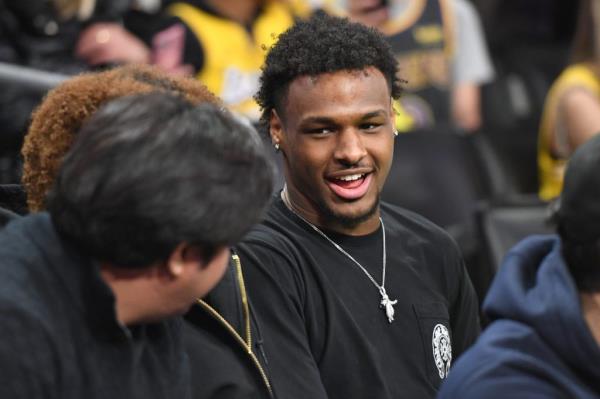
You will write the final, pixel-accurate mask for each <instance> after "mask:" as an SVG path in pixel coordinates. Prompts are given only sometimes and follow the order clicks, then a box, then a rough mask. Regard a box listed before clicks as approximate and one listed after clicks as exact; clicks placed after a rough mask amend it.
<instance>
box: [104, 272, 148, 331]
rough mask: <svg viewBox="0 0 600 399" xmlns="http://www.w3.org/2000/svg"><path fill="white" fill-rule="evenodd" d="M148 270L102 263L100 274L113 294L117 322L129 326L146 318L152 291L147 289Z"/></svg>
mask: <svg viewBox="0 0 600 399" xmlns="http://www.w3.org/2000/svg"><path fill="white" fill-rule="evenodd" d="M148 273H151V271H149V270H144V269H133V268H132V269H126V268H120V267H115V266H113V265H110V264H107V263H102V264H101V265H100V275H101V276H102V279H103V280H104V282H105V283H106V284H107V285H108V286H109V287H110V289H111V291H112V292H113V295H114V296H115V313H116V317H117V320H118V321H119V323H121V324H123V325H125V326H131V325H135V324H139V323H143V322H144V321H147V320H148V309H146V306H145V305H146V303H147V302H148V301H147V300H144V297H145V298H147V299H148V298H150V297H151V296H152V295H153V294H154V293H153V292H152V290H151V289H149V286H150V285H149V284H148V280H149V278H148V277H149V276H148Z"/></svg>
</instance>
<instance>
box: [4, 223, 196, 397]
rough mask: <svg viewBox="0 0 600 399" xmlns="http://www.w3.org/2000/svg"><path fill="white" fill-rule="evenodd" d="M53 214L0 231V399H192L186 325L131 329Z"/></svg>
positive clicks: (176, 323)
mask: <svg viewBox="0 0 600 399" xmlns="http://www.w3.org/2000/svg"><path fill="white" fill-rule="evenodd" d="M114 305H115V298H114V295H113V294H112V291H111V290H110V288H109V287H108V286H107V285H106V284H105V283H104V281H103V280H102V279H101V276H100V274H99V269H98V266H97V264H95V263H94V262H93V261H91V260H90V259H89V258H87V257H86V256H85V255H83V254H81V253H80V252H79V251H78V250H76V249H75V248H73V247H71V246H70V245H69V244H68V243H67V242H65V241H64V240H62V239H61V238H60V236H58V235H57V233H56V231H55V230H54V228H53V225H52V222H51V220H50V217H49V216H48V214H37V215H33V216H28V217H24V218H21V219H19V220H16V221H13V222H11V223H10V224H9V225H8V226H7V227H6V228H5V229H4V230H2V231H1V232H0V337H1V339H0V398H11V399H15V398H16V399H19V398H24V399H25V398H27V399H31V398H46V399H52V398H55V399H82V398H86V399H90V398H107V399H108V398H110V399H118V398H127V399H131V398H144V399H149V398H165V399H166V398H187V397H189V395H190V393H189V390H190V382H189V379H190V375H189V364H188V360H187V356H186V355H185V353H184V348H183V342H182V337H181V335H182V334H181V326H182V321H181V319H179V318H174V319H171V320H168V321H164V322H160V323H154V324H146V325H140V326H136V327H133V328H127V327H125V326H123V325H121V324H120V323H119V322H118V320H117V318H116V313H115V306H114Z"/></svg>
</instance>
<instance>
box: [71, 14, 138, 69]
mask: <svg viewBox="0 0 600 399" xmlns="http://www.w3.org/2000/svg"><path fill="white" fill-rule="evenodd" d="M75 54H76V55H77V56H78V57H79V58H81V59H82V60H84V61H85V62H86V63H88V64H89V65H102V64H113V63H116V64H124V63H144V64H146V63H149V62H150V49H149V48H148V47H147V46H146V45H145V44H144V43H143V42H142V41H141V40H140V39H138V38H137V37H135V36H134V35H133V34H131V33H130V32H128V31H127V30H126V29H125V28H123V27H122V26H121V25H119V24H117V23H104V22H98V23H95V24H92V25H90V26H88V27H87V28H86V29H85V30H84V31H83V32H82V33H81V34H80V35H79V39H78V41H77V45H76V48H75Z"/></svg>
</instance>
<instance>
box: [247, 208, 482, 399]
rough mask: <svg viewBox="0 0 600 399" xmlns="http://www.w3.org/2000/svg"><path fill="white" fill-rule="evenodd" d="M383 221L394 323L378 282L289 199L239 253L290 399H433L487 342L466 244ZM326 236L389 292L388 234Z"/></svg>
mask: <svg viewBox="0 0 600 399" xmlns="http://www.w3.org/2000/svg"><path fill="white" fill-rule="evenodd" d="M381 216H382V219H383V222H384V225H385V233H386V246H387V248H386V254H387V271H386V282H385V288H386V290H387V294H388V295H389V298H390V300H397V304H396V305H395V306H394V308H395V315H394V318H395V320H394V321H393V322H392V323H390V322H389V321H388V319H387V317H386V314H385V312H384V311H383V310H382V309H381V308H380V306H379V305H380V301H381V296H380V294H379V291H378V289H377V288H376V287H375V285H373V283H372V282H371V281H369V279H368V277H367V276H366V274H365V273H364V272H363V271H362V270H361V269H360V268H359V267H358V266H357V265H355V264H354V263H353V262H352V261H351V260H350V259H348V257H346V256H345V255H344V254H342V253H341V252H340V251H338V250H337V249H336V248H335V247H334V246H333V245H332V244H331V243H329V242H328V241H327V240H325V239H324V238H323V237H322V236H320V235H319V234H317V233H316V232H315V231H314V230H313V229H312V228H311V227H310V226H308V225H307V224H306V223H305V222H304V221H303V220H301V219H300V218H298V216H296V215H295V214H293V213H292V212H291V211H290V210H288V209H287V207H286V206H285V205H284V203H283V202H282V201H281V199H280V198H276V199H275V200H274V203H273V205H272V207H271V209H270V211H269V213H268V216H267V218H266V220H265V221H264V222H263V223H262V224H261V225H260V226H258V227H257V228H255V229H254V230H253V231H252V232H251V233H250V234H249V235H248V236H247V237H246V238H245V240H244V242H243V243H242V244H241V245H239V246H238V252H239V254H240V257H241V260H242V263H243V264H244V266H245V269H244V270H245V275H246V284H247V289H248V292H249V296H250V300H251V301H252V304H253V306H254V310H255V312H256V314H257V316H258V319H259V322H260V323H261V327H262V333H263V338H264V349H265V352H266V357H267V359H268V361H269V363H268V366H269V370H270V372H271V376H272V381H273V386H274V389H275V393H276V394H277V397H278V398H279V399H286V398H290V399H291V398H326V397H327V398H339V399H342V398H343V399H352V398H356V399H359V398H361V399H362V398H373V399H385V398H395V399H397V398H432V397H434V396H435V394H436V392H437V389H438V387H439V386H440V383H441V382H442V381H443V378H445V377H446V376H447V367H448V366H449V365H450V364H451V362H452V359H456V358H457V357H458V356H459V355H460V354H461V353H462V352H463V351H464V350H465V349H466V348H467V347H468V346H469V345H470V344H471V343H473V342H474V340H475V339H476V337H477V335H478V333H479V319H478V311H477V309H478V305H477V298H476V296H475V293H474V291H473V288H472V285H471V282H470V280H469V277H468V275H467V273H466V270H465V267H464V265H463V262H462V259H461V256H460V254H459V251H458V249H457V247H456V245H455V243H454V242H453V241H452V240H451V239H450V238H449V236H448V235H447V234H446V233H445V232H444V231H443V230H441V229H440V228H438V227H436V226H435V225H433V224H432V223H430V222H428V221H426V220H425V219H423V218H422V217H419V216H417V215H415V214H413V213H411V212H409V211H406V210H402V209H400V208H397V207H393V206H391V205H387V204H382V205H381ZM326 233H327V234H328V235H329V236H330V238H332V239H333V240H334V241H336V242H337V243H338V244H340V245H341V246H342V247H343V248H344V249H345V250H346V251H347V252H348V253H349V254H351V255H352V256H353V257H355V259H356V260H358V261H359V262H360V263H361V264H362V265H363V266H364V267H365V268H366V269H367V270H368V271H369V273H370V274H371V275H372V276H373V278H374V279H375V281H376V282H377V283H379V284H381V278H382V231H381V228H380V229H378V230H376V231H375V232H373V233H371V234H369V235H366V236H362V237H351V236H344V235H341V234H333V233H331V232H326ZM448 341H450V343H451V345H447V344H448ZM450 348H451V349H450Z"/></svg>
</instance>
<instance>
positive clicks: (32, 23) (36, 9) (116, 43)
mask: <svg viewBox="0 0 600 399" xmlns="http://www.w3.org/2000/svg"><path fill="white" fill-rule="evenodd" d="M139 1H140V0H107V1H96V0H85V1H83V0H48V1H46V0H19V1H13V0H0V62H6V63H11V64H16V65H23V66H27V67H31V68H35V69H39V70H45V71H52V72H57V73H62V74H65V75H73V74H76V73H79V72H82V71H85V70H88V69H90V67H95V68H96V67H104V66H111V65H115V64H122V63H128V62H149V61H151V56H150V54H151V51H150V48H149V47H148V45H147V44H145V43H144V42H143V41H141V40H140V39H138V38H137V37H136V36H135V35H134V34H132V33H130V32H129V31H128V30H127V29H126V28H125V27H124V25H123V20H124V17H125V16H126V15H127V14H128V13H130V12H131V8H132V7H138V6H137V5H136V4H137V3H138V2H139ZM146 1H147V0H146ZM1 89H2V90H0V125H1V126H2V137H1V140H0V147H1V149H2V153H8V154H9V155H10V154H11V153H16V151H17V150H18V148H19V147H20V145H21V141H22V137H23V133H24V131H25V129H26V126H27V123H28V118H29V115H30V114H31V111H32V109H33V108H34V107H35V106H36V105H37V104H38V103H39V101H40V100H41V97H42V96H43V94H44V91H45V88H39V89H38V90H36V89H34V88H28V89H24V88H23V87H22V85H20V84H19V83H18V82H15V83H11V82H3V83H2V87H1ZM0 155H5V154H0ZM15 179H16V178H15V177H13V179H12V181H11V182H14V181H16V180H15ZM4 182H6V181H4Z"/></svg>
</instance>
